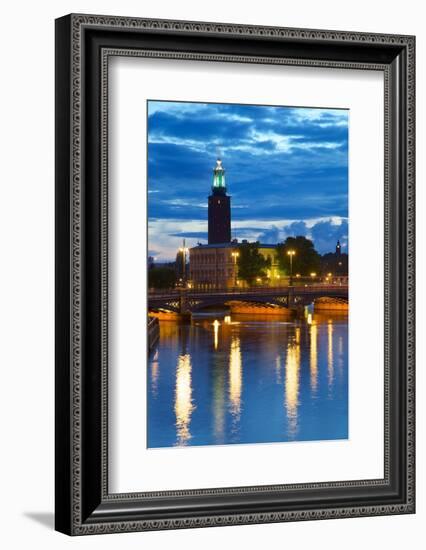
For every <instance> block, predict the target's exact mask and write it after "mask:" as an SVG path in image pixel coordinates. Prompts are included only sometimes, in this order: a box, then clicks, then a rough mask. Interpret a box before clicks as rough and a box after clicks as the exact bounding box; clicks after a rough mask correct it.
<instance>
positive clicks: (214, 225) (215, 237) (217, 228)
mask: <svg viewBox="0 0 426 550" xmlns="http://www.w3.org/2000/svg"><path fill="white" fill-rule="evenodd" d="M208 215H209V224H208V233H209V234H208V242H209V244H222V243H230V242H231V197H229V196H228V195H227V194H226V185H225V170H224V168H223V166H222V161H221V159H217V161H216V166H215V168H214V170H213V185H212V192H211V195H210V196H209V214H208Z"/></svg>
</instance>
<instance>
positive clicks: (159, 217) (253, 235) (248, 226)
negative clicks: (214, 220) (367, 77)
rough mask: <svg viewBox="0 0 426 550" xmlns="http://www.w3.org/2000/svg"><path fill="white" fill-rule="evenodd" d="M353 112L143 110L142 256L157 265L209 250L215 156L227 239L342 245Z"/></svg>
mask: <svg viewBox="0 0 426 550" xmlns="http://www.w3.org/2000/svg"><path fill="white" fill-rule="evenodd" d="M348 123H349V111H347V110H340V109H317V108H305V107H274V106H257V105H235V104H206V103H186V102H164V101H149V102H148V229H149V236H148V241H149V242H148V248H149V253H150V254H151V255H153V256H155V257H156V258H157V260H158V261H166V260H168V259H174V257H175V255H176V250H177V248H178V247H179V246H181V243H182V239H183V238H185V239H186V243H187V246H193V245H196V244H197V242H203V243H205V242H207V196H208V195H209V194H210V188H211V185H212V178H213V173H212V172H213V168H214V166H215V164H216V158H217V156H218V154H220V156H221V158H222V161H223V166H224V168H225V170H226V185H227V189H228V194H229V195H231V197H232V199H231V210H232V235H233V237H236V238H238V239H249V240H260V241H261V242H264V243H277V242H280V241H282V240H284V239H285V238H286V237H287V236H290V235H305V236H307V237H309V238H312V240H313V241H314V244H315V247H316V249H317V250H318V252H320V253H322V254H323V253H325V252H329V251H334V247H335V244H336V241H337V239H340V241H341V243H342V246H343V249H344V250H345V249H346V247H347V239H348Z"/></svg>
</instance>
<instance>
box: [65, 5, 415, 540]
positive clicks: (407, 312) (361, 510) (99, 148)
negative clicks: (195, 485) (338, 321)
mask: <svg viewBox="0 0 426 550" xmlns="http://www.w3.org/2000/svg"><path fill="white" fill-rule="evenodd" d="M114 55H123V56H134V55H139V56H146V57H153V58H159V57H162V58H168V59H176V60H179V59H191V60H198V59H200V60H210V61H212V62H214V61H229V62H235V61H238V62H247V63H272V64H286V65H299V66H307V67H312V66H314V67H339V68H344V69H358V70H363V69H369V70H371V69H374V70H377V71H382V72H383V74H384V81H385V97H384V111H385V112H384V117H385V144H384V158H385V171H384V173H385V182H384V188H385V194H384V197H383V200H384V210H385V262H384V264H385V273H384V280H385V288H384V299H385V317H384V334H385V382H384V402H385V411H384V419H385V430H384V454H385V458H384V473H385V475H384V478H383V479H379V480H377V479H374V480H368V479H366V480H362V481H347V482H330V483H312V484H308V483H305V484H296V485H273V486H250V487H231V488H226V489H200V490H188V491H163V492H161V491H158V492H154V493H130V494H110V493H109V492H108V468H107V448H108V445H107V442H108V438H107V435H108V425H107V424H108V422H107V404H108V377H107V364H108V354H107V338H108V330H107V315H108V301H107V295H108V293H107V283H108V280H107V260H108V255H107V228H108V215H107V192H108V185H107V183H108V171H107V148H106V145H107V133H106V132H107V130H106V129H107V121H108V97H107V71H108V58H109V57H110V56H114ZM414 56H415V39H414V37H413V36H399V35H382V34H364V33H353V32H341V31H325V30H307V29H291V28H278V27H260V26H259V27H257V26H256V27H255V26H245V25H235V24H217V23H201V22H189V21H168V20H151V19H149V20H148V19H136V18H134V19H132V18H127V17H126V18H125V17H115V16H114V17H109V16H96V15H74V14H73V15H68V16H65V17H63V18H60V19H58V20H57V21H56V529H57V530H58V531H61V532H64V533H66V534H69V535H84V534H98V533H119V532H125V531H144V530H157V529H177V528H188V527H204V526H219V525H237V524H248V523H266V522H285V521H295V520H309V519H326V518H347V517H359V516H372V515H385V514H407V513H414V510H415V502H414V475H415V472H414V169H415V166H414V163H415V159H414V154H415V146H414V139H415V136H414V133H415V112H414V111H415V90H414V85H415V83H414V79H415V58H414Z"/></svg>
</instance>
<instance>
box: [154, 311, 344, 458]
mask: <svg viewBox="0 0 426 550" xmlns="http://www.w3.org/2000/svg"><path fill="white" fill-rule="evenodd" d="M214 321H215V319H214V318H206V317H203V318H200V319H196V320H193V321H192V323H191V324H181V323H175V322H163V323H161V324H160V340H159V342H158V346H157V349H156V350H155V351H154V353H153V354H151V356H150V357H149V360H148V384H147V391H148V442H147V443H148V447H172V446H188V445H220V444H229V443H266V442H278V441H301V440H318V439H345V438H347V436H348V323H347V316H346V315H342V314H337V315H336V314H332V313H330V314H328V313H327V314H322V315H321V314H316V313H315V314H313V315H311V316H310V317H309V318H308V319H306V320H305V319H304V320H295V321H288V320H285V319H280V318H271V317H266V318H261V317H260V316H256V317H251V318H250V317H248V316H244V315H233V316H232V318H229V317H228V318H226V320H224V319H220V320H218V319H216V322H214ZM336 373H337V376H336Z"/></svg>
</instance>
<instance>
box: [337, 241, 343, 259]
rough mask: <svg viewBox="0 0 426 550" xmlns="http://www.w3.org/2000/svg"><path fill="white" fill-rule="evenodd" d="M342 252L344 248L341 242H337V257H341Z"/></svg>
mask: <svg viewBox="0 0 426 550" xmlns="http://www.w3.org/2000/svg"><path fill="white" fill-rule="evenodd" d="M341 251H342V247H341V246H340V241H337V244H336V255H337V256H340V253H341Z"/></svg>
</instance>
